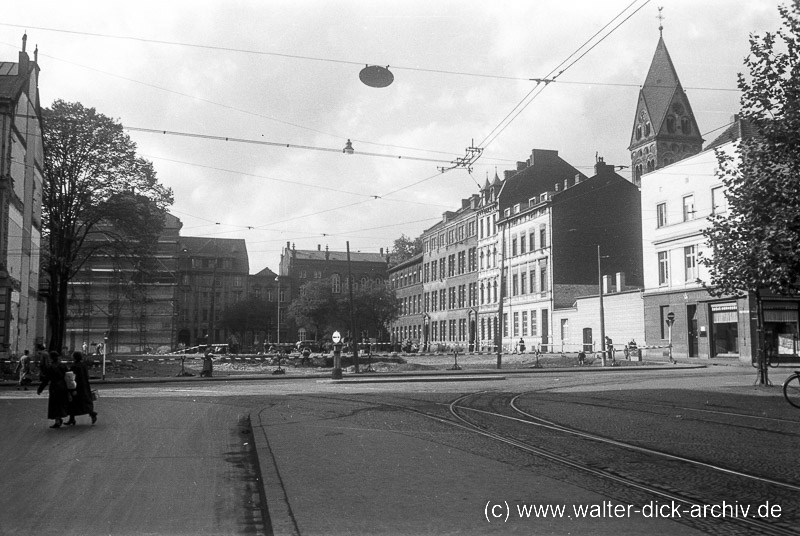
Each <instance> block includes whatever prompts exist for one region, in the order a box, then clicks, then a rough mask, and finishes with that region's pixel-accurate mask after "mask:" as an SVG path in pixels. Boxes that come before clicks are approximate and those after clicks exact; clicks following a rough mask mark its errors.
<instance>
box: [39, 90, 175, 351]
mask: <svg viewBox="0 0 800 536" xmlns="http://www.w3.org/2000/svg"><path fill="white" fill-rule="evenodd" d="M42 119H43V138H44V165H45V180H44V192H43V195H42V227H43V229H42V231H43V245H44V246H45V248H44V251H43V255H42V257H43V258H42V264H43V270H44V272H45V273H46V274H47V276H48V278H49V282H50V291H49V293H48V295H47V315H48V320H49V324H50V330H51V333H50V337H49V347H50V349H53V350H60V349H61V347H62V346H63V344H64V340H65V335H66V322H67V295H68V294H67V290H68V286H69V281H70V279H72V277H73V276H74V275H75V273H76V272H77V271H78V270H80V268H81V267H82V266H83V264H84V263H85V262H86V260H87V259H88V258H89V257H91V256H93V255H113V256H114V257H115V258H127V259H129V260H130V261H131V262H134V263H136V262H137V261H139V263H140V264H141V263H142V262H147V261H146V259H147V258H148V257H149V256H150V255H149V252H150V251H152V247H153V245H154V244H155V243H156V240H157V236H158V233H159V232H160V230H161V228H162V227H163V223H164V216H165V211H166V209H167V207H168V206H169V205H170V204H172V192H171V191H170V190H169V189H168V188H165V187H164V186H162V185H160V184H159V183H158V182H157V179H156V173H155V170H154V169H153V165H152V163H151V162H148V161H146V160H144V159H143V158H140V157H137V156H136V145H135V144H134V143H133V141H131V139H130V138H129V137H128V135H127V134H125V133H124V132H123V129H122V125H121V124H120V123H118V122H116V121H114V120H112V119H110V118H109V117H106V116H105V115H103V114H100V113H98V112H97V111H96V110H95V109H94V108H85V107H84V106H83V105H82V104H80V103H68V102H64V101H62V100H57V101H55V102H53V104H52V106H51V107H50V108H47V109H45V110H43V113H42Z"/></svg>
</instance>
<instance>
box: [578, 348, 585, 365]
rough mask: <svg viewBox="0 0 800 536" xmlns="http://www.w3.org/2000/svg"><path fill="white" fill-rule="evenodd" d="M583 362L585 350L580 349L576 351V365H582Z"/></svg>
mask: <svg viewBox="0 0 800 536" xmlns="http://www.w3.org/2000/svg"><path fill="white" fill-rule="evenodd" d="M585 363H586V352H584V351H583V350H581V351H580V352H578V365H579V366H581V367H582V366H583V365H584V364H585Z"/></svg>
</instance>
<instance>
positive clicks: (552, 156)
mask: <svg viewBox="0 0 800 536" xmlns="http://www.w3.org/2000/svg"><path fill="white" fill-rule="evenodd" d="M575 175H580V177H581V180H584V179H586V175H584V174H583V173H581V172H580V171H578V170H577V169H575V168H574V167H572V165H570V164H569V163H567V162H566V161H565V160H563V159H562V158H561V157H560V156H558V151H552V150H544V149H534V150H533V151H532V152H531V159H530V165H529V166H528V167H526V168H525V169H523V170H521V171H520V172H518V173H516V174H515V175H512V176H511V177H509V178H507V179H506V180H505V181H504V182H505V187H504V188H503V190H502V192H501V193H500V212H501V213H502V212H503V211H504V210H505V209H506V208H508V207H510V206H512V205H515V204H516V203H527V201H528V200H529V199H530V198H532V197H534V196H538V195H541V194H543V193H544V192H550V191H554V190H555V185H556V184H557V183H558V184H562V185H563V183H564V181H565V180H574V179H575Z"/></svg>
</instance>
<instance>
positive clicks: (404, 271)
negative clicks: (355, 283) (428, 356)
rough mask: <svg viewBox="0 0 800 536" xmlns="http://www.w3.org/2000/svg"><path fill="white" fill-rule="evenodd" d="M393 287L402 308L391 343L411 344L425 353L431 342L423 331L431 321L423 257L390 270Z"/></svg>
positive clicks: (416, 257) (392, 332)
mask: <svg viewBox="0 0 800 536" xmlns="http://www.w3.org/2000/svg"><path fill="white" fill-rule="evenodd" d="M389 284H390V285H391V288H393V289H394V290H395V293H396V295H397V300H398V302H399V304H400V314H399V316H398V318H397V320H395V321H394V322H392V325H391V327H390V330H389V331H390V334H391V341H392V342H393V343H395V344H397V343H400V344H402V343H403V342H404V341H411V342H412V343H414V344H417V345H418V346H419V347H420V348H421V349H424V348H425V343H426V342H427V340H428V339H427V337H426V335H425V333H424V332H423V329H424V326H425V325H427V322H426V320H428V318H426V317H425V314H426V313H424V312H423V305H422V296H423V294H422V288H423V287H422V253H420V254H418V255H414V256H413V257H411V258H410V259H406V260H405V261H403V262H400V263H398V264H396V265H394V266H392V267H391V268H389Z"/></svg>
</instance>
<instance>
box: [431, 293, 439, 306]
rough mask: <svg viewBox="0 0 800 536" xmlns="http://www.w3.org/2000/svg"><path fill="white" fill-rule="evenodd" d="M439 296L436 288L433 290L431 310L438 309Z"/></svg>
mask: <svg viewBox="0 0 800 536" xmlns="http://www.w3.org/2000/svg"><path fill="white" fill-rule="evenodd" d="M437 296H438V295H437V294H436V291H435V290H434V291H433V292H431V311H435V310H436V309H437V301H438V300H437V299H436V297H437Z"/></svg>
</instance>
